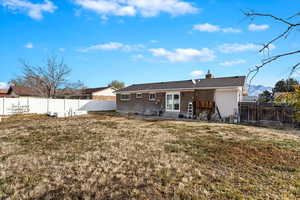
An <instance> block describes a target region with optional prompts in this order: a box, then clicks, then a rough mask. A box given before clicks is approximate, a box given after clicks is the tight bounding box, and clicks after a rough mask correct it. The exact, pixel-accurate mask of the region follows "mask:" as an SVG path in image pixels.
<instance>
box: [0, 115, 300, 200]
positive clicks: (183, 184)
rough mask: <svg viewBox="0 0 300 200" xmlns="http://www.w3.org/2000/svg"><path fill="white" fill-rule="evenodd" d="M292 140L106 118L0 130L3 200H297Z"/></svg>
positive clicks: (257, 132) (45, 121)
mask: <svg viewBox="0 0 300 200" xmlns="http://www.w3.org/2000/svg"><path fill="white" fill-rule="evenodd" d="M297 134H299V133H297V132H296V131H295V132H292V131H280V130H271V129H264V128H253V127H247V126H239V125H226V124H214V123H200V122H178V121H142V120H134V119H127V118H122V117H118V116H112V115H111V116H109V115H89V116H84V117H76V118H67V119H57V118H48V117H46V116H31V117H30V116H28V117H11V118H8V119H6V120H4V121H2V122H0V199H1V200H2V199H18V200H19V199H57V200H60V199H72V200H77V199H78V200H79V199H106V200H107V199H120V200H121V199H122V200H123V199H151V200H160V199H174V200H177V199H218V200H222V199H300V136H299V135H297Z"/></svg>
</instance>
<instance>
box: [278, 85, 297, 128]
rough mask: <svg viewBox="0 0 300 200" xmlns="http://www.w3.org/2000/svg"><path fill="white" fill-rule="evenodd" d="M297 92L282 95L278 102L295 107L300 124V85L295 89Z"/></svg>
mask: <svg viewBox="0 0 300 200" xmlns="http://www.w3.org/2000/svg"><path fill="white" fill-rule="evenodd" d="M294 89H295V91H294V92H293V93H286V94H283V95H280V96H279V97H278V98H277V99H276V102H278V103H281V102H286V103H287V104H288V105H291V106H293V107H294V108H295V109H296V113H295V115H296V119H297V120H298V121H299V122H300V85H298V86H295V87H294Z"/></svg>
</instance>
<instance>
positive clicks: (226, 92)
mask: <svg viewBox="0 0 300 200" xmlns="http://www.w3.org/2000/svg"><path fill="white" fill-rule="evenodd" d="M240 98H241V91H240V89H223V90H221V89H217V90H216V93H215V101H216V105H217V106H218V108H219V111H220V114H221V117H229V116H231V115H234V114H236V113H237V112H238V103H239V100H240Z"/></svg>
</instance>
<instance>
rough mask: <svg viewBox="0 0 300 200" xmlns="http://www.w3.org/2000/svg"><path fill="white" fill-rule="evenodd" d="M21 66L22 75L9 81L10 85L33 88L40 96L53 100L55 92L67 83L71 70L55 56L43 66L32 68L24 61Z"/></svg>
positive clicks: (48, 59)
mask: <svg viewBox="0 0 300 200" xmlns="http://www.w3.org/2000/svg"><path fill="white" fill-rule="evenodd" d="M21 63H22V65H23V71H22V75H21V76H20V77H17V78H16V79H14V80H12V81H10V83H11V84H15V85H23V86H28V87H31V88H34V89H35V90H37V91H38V92H39V93H40V94H41V95H42V96H45V97H48V98H54V97H55V96H56V93H57V90H58V88H60V87H63V86H65V85H66V84H67V83H68V76H69V75H70V73H71V69H70V68H69V67H68V66H67V65H66V64H65V63H64V60H63V59H58V58H57V56H51V57H48V58H47V61H46V64H45V65H44V66H33V65H30V64H28V63H27V62H26V61H21Z"/></svg>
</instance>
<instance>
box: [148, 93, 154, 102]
mask: <svg viewBox="0 0 300 200" xmlns="http://www.w3.org/2000/svg"><path fill="white" fill-rule="evenodd" d="M152 94H154V96H155V97H154V99H151V98H150V96H151V95H152ZM148 99H149V101H155V100H156V93H149V95H148Z"/></svg>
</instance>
